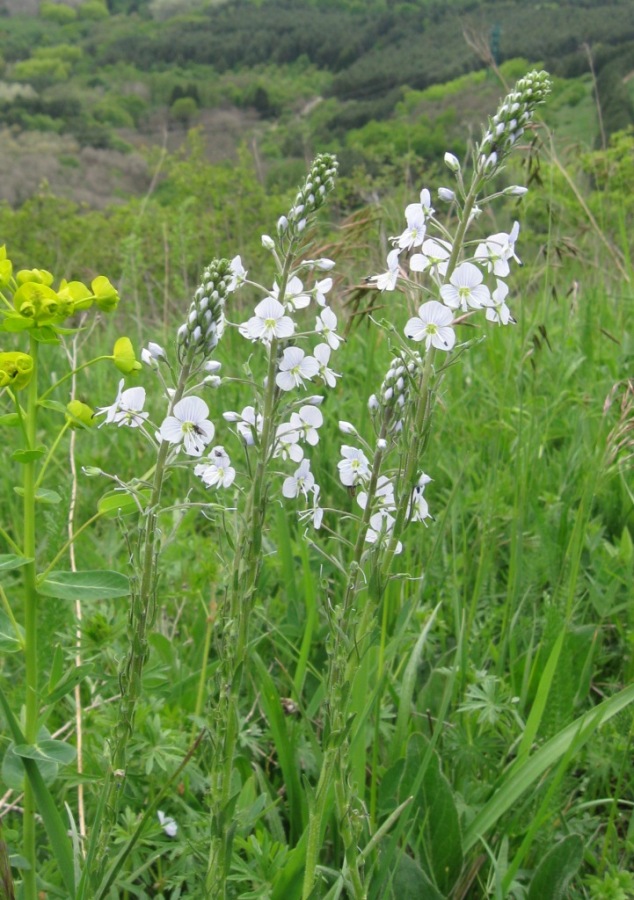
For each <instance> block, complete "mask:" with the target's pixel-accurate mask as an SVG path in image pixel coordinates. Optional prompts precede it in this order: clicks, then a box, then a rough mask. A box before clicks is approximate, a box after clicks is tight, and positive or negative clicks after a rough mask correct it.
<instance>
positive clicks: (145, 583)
mask: <svg viewBox="0 0 634 900" xmlns="http://www.w3.org/2000/svg"><path fill="white" fill-rule="evenodd" d="M192 362H193V354H192V353H190V354H188V356H187V357H186V359H185V361H184V362H183V365H182V368H181V371H180V374H179V379H178V383H177V385H176V390H175V391H174V395H173V397H172V400H171V403H170V406H169V410H168V414H171V411H172V410H173V408H174V406H175V405H176V404H177V403H178V401H179V400H180V399H181V398H182V396H183V394H184V393H185V387H186V385H187V381H188V379H189V376H190V373H191V370H192ZM170 449H171V445H170V444H169V443H168V442H167V441H162V442H161V444H160V445H159V449H158V455H157V460H156V467H155V469H154V479H153V483H152V494H151V496H150V500H149V503H148V506H147V508H146V515H145V527H144V528H143V530H142V533H141V536H140V538H139V545H138V546H139V556H140V572H141V575H140V580H139V584H138V586H137V587H136V588H135V589H134V590H133V592H132V597H131V607H130V619H129V636H130V645H129V650H128V656H127V659H126V661H125V664H124V666H123V669H122V671H121V674H120V685H121V699H120V701H119V715H118V721H117V724H116V726H115V732H114V744H113V750H112V757H111V766H110V772H109V775H108V778H107V781H106V787H105V791H106V801H105V812H104V818H103V822H102V826H101V835H100V840H99V848H98V850H97V854H96V863H95V871H96V873H97V874H98V875H99V876H100V877H103V872H104V869H105V866H106V864H107V861H108V858H107V851H108V843H109V839H110V835H111V832H112V829H113V828H114V826H115V824H116V821H117V815H118V810H119V802H120V798H121V794H122V792H123V784H124V781H125V777H126V766H127V761H128V760H127V757H128V743H129V740H130V737H131V735H132V733H133V729H134V717H135V713H136V707H137V703H138V701H139V698H140V697H141V693H142V677H143V668H144V666H145V661H146V659H147V656H148V632H149V629H150V627H151V625H152V618H153V612H154V603H155V590H156V582H157V564H158V551H159V548H158V536H157V521H158V516H159V512H160V502H161V494H162V490H163V482H164V480H165V474H166V471H167V458H168V454H169V452H170Z"/></svg>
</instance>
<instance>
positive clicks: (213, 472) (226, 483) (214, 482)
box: [194, 446, 236, 488]
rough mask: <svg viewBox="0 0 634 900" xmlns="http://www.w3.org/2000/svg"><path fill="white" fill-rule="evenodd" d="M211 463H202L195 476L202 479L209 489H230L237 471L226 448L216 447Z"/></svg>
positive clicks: (196, 469)
mask: <svg viewBox="0 0 634 900" xmlns="http://www.w3.org/2000/svg"><path fill="white" fill-rule="evenodd" d="M207 459H208V460H209V462H207V463H200V464H199V465H197V466H196V467H195V468H194V475H197V476H198V477H199V478H202V480H203V481H204V483H205V484H206V485H207V487H223V488H228V487H230V486H231V485H232V484H233V482H234V479H235V477H236V470H235V469H234V468H233V467H232V466H231V460H230V459H229V457H228V456H227V454H226V452H225V448H224V447H220V446H218V447H214V448H213V450H212V451H211V453H210V454H209V456H208V457H207Z"/></svg>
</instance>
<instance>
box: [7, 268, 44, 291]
mask: <svg viewBox="0 0 634 900" xmlns="http://www.w3.org/2000/svg"><path fill="white" fill-rule="evenodd" d="M15 278H16V281H17V282H18V284H26V283H27V282H29V281H33V282H35V284H45V285H46V287H48V286H49V285H51V284H53V276H52V275H51V273H50V272H47V271H46V269H20V271H19V272H18V274H17V275H16V276H15Z"/></svg>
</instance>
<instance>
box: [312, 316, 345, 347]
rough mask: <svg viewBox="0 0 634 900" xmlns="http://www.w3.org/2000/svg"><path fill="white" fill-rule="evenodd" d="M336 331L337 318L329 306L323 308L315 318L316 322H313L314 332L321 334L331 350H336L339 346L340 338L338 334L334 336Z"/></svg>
mask: <svg viewBox="0 0 634 900" xmlns="http://www.w3.org/2000/svg"><path fill="white" fill-rule="evenodd" d="M336 329H337V316H336V315H335V314H334V312H333V311H332V310H331V308H330V307H329V306H325V307H324V308H323V309H322V311H321V313H320V314H319V315H318V316H317V320H316V322H315V331H316V332H317V333H318V334H322V335H323V336H324V338H325V339H326V340H327V341H328V344H329V345H330V347H331V348H332V349H333V350H337V348H338V347H339V344H340V343H341V338H340V337H339V335H338V334H335V331H336Z"/></svg>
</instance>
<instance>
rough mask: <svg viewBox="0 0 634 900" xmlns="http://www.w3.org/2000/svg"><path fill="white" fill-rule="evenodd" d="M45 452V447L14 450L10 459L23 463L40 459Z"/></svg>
mask: <svg viewBox="0 0 634 900" xmlns="http://www.w3.org/2000/svg"><path fill="white" fill-rule="evenodd" d="M45 453H46V447H36V448H35V449H34V450H14V451H13V453H12V454H11V459H12V460H14V461H15V462H19V463H23V464H25V463H30V462H35V460H36V459H41V458H42V457H43V456H44V454H45Z"/></svg>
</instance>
